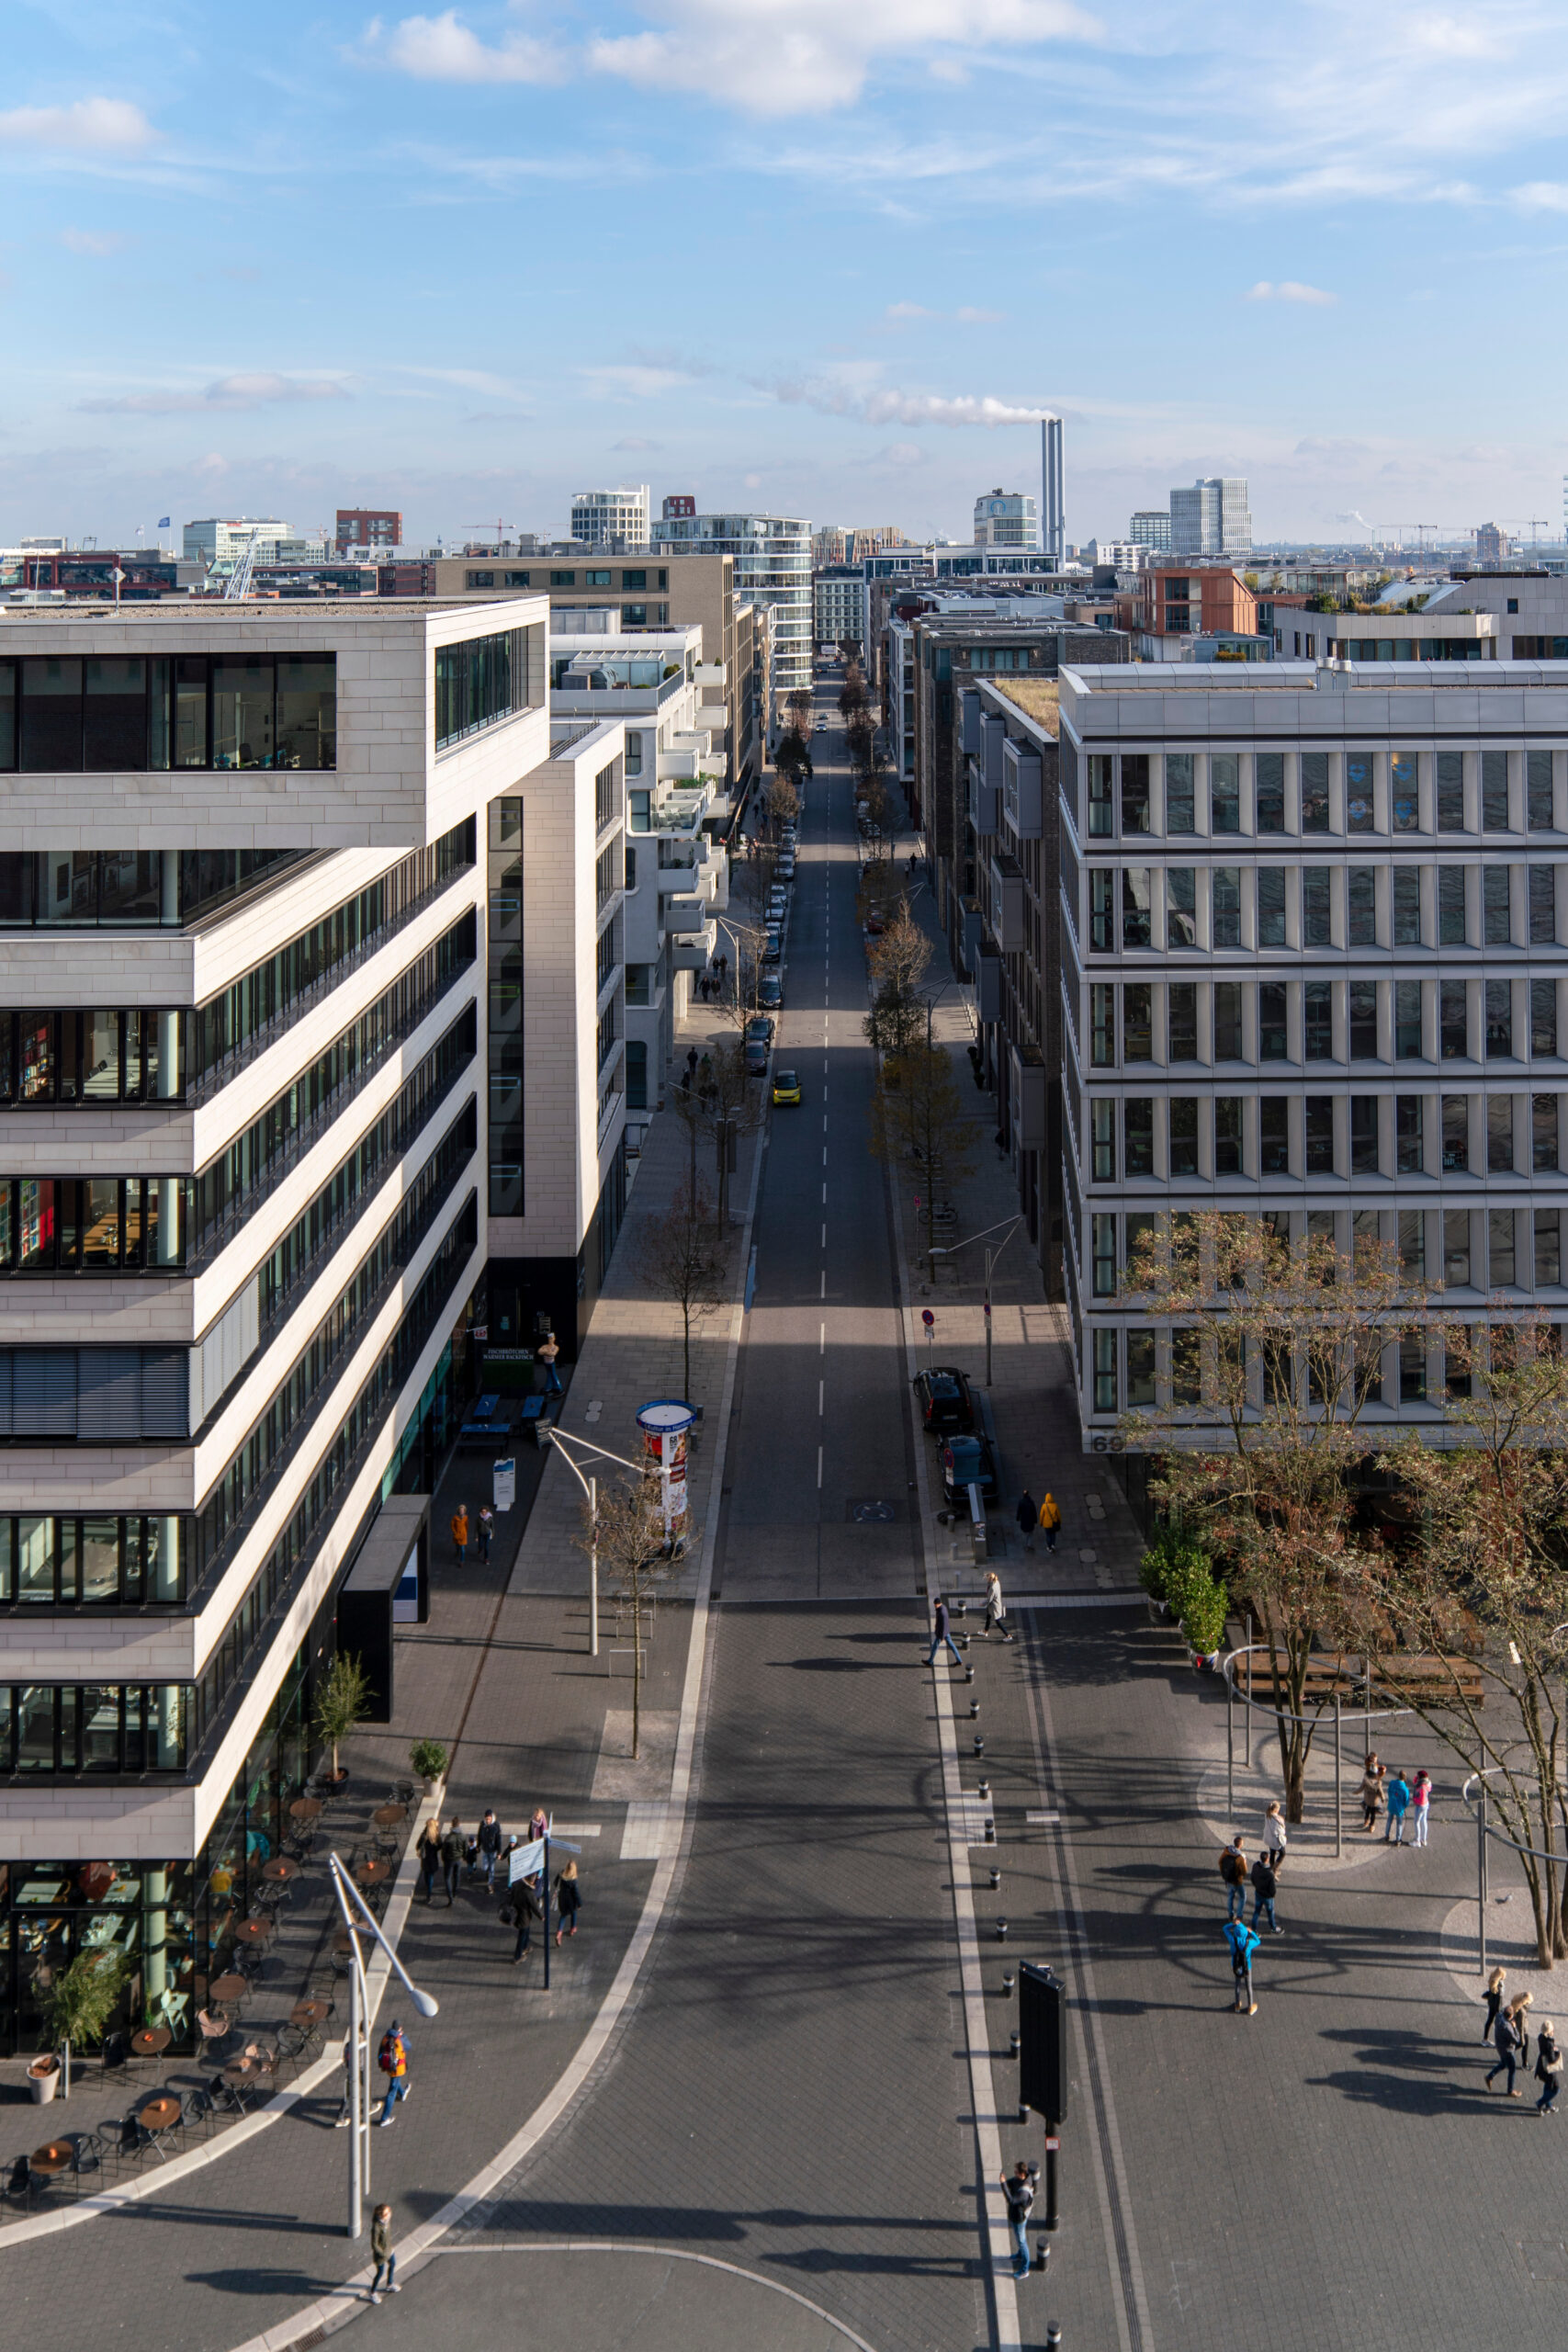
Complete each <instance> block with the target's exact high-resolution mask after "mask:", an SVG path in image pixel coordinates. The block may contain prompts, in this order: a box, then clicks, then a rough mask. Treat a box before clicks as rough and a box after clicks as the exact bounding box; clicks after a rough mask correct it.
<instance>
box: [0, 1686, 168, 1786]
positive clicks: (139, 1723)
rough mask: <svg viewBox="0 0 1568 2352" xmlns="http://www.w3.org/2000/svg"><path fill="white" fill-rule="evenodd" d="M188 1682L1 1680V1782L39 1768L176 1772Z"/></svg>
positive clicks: (43, 1769)
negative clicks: (12, 1775)
mask: <svg viewBox="0 0 1568 2352" xmlns="http://www.w3.org/2000/svg"><path fill="white" fill-rule="evenodd" d="M195 1696H196V1693H195V1691H194V1690H193V1689H192V1687H191V1685H190V1684H189V1683H187V1682H65V1683H57V1682H32V1683H28V1682H0V1779H3V1778H5V1777H6V1776H7V1775H9V1774H28V1773H38V1772H51V1773H52V1772H73V1773H98V1772H104V1773H126V1772H137V1773H141V1772H183V1771H184V1770H185V1768H186V1760H187V1758H188V1757H189V1754H190V1750H191V1745H192V1739H191V1725H192V1721H193V1717H194V1707H193V1703H192V1702H193V1701H194V1699H195Z"/></svg>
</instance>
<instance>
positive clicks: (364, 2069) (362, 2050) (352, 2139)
mask: <svg viewBox="0 0 1568 2352" xmlns="http://www.w3.org/2000/svg"><path fill="white" fill-rule="evenodd" d="M327 1869H328V1871H330V1872H331V1875H332V1883H333V1894H335V1895H336V1896H337V1902H338V1909H339V1910H340V1911H341V1912H342V1914H343V1924H344V1930H345V1932H346V1934H347V1936H348V1950H349V1958H350V1963H351V1965H350V2001H351V2006H350V2009H349V2026H348V2060H347V2064H348V2115H349V2124H350V2127H351V2128H350V2131H349V2139H348V2223H347V2231H348V2235H349V2236H350V2237H351V2238H356V2237H357V2236H358V2235H359V2233H360V2230H361V2227H362V2226H363V2210H364V2204H365V2199H367V2197H368V2196H369V2194H370V2107H371V2099H370V1992H369V1987H368V1986H367V1984H366V1982H365V1955H364V1953H363V1952H362V1951H361V1950H360V1947H359V1939H360V1936H361V1935H362V1934H363V1933H364V1930H365V1928H369V1930H370V1932H371V1934H372V1935H373V1936H374V1937H375V1939H376V1941H377V1942H378V1944H379V1945H380V1947H381V1950H382V1951H384V1952H385V1953H386V1955H387V1958H388V1960H389V1962H391V1964H392V1966H393V1967H394V1968H395V1969H396V1970H397V1973H398V1974H399V1975H400V1977H401V1978H402V1981H403V1983H404V1985H406V1986H407V1987H408V1994H409V1998H410V1999H411V2000H412V2003H413V2005H414V2007H415V2008H416V2009H417V2010H418V2011H419V2013H420V2016H421V2017H422V2018H433V2017H434V2016H436V2015H437V2013H438V2011H439V2009H440V2007H441V2004H440V2002H439V2001H437V1999H436V1997H435V1996H434V1993H423V1992H421V1990H420V1988H419V1986H418V1985H416V1984H415V1983H414V1981H413V1979H412V1977H411V1976H410V1974H409V1973H408V1971H407V1969H406V1968H405V1967H404V1966H403V1963H402V1962H401V1961H400V1959H399V1958H398V1955H397V1953H396V1952H395V1951H393V1950H392V1947H391V1945H390V1944H389V1942H388V1941H387V1939H386V1937H385V1936H384V1935H383V1934H382V1933H381V1929H380V1927H379V1925H378V1922H377V1919H376V1917H375V1914H374V1913H373V1912H372V1911H371V1910H370V1908H369V1905H367V1903H366V1901H365V1898H364V1896H363V1895H362V1894H360V1892H359V1889H358V1888H357V1887H356V1886H355V1883H354V1882H353V1880H352V1879H351V1878H350V1877H349V1875H348V1872H347V1871H345V1870H344V1866H343V1864H342V1862H341V1861H340V1860H338V1858H337V1856H336V1855H335V1854H329V1855H328V1856H327ZM350 1895H352V1896H353V1898H354V1901H355V1906H356V1908H357V1909H358V1910H359V1911H360V1912H361V1913H362V1914H363V1921H361V1920H360V1919H356V1918H355V1917H354V1914H353V1913H352V1912H351V1911H350V1910H349V1907H348V1898H349V1896H350Z"/></svg>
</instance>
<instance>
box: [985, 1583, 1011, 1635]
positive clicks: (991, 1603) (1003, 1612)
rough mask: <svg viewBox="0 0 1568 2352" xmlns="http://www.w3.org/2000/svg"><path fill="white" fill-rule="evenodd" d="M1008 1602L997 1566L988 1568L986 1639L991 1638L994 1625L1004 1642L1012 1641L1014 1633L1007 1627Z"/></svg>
mask: <svg viewBox="0 0 1568 2352" xmlns="http://www.w3.org/2000/svg"><path fill="white" fill-rule="evenodd" d="M1007 1613H1008V1611H1007V1602H1006V1601H1005V1600H1003V1599H1002V1580H1001V1578H1000V1577H999V1576H998V1574H997V1572H996V1570H995V1568H987V1570H986V1639H987V1641H989V1640H990V1638H991V1628H992V1626H993V1625H994V1626H995V1627H996V1629H997V1631H998V1634H1000V1635H1001V1637H1002V1639H1003V1641H1004V1642H1010V1641H1011V1639H1012V1635H1011V1634H1010V1633H1009V1632H1008V1629H1007V1623H1006V1619H1007Z"/></svg>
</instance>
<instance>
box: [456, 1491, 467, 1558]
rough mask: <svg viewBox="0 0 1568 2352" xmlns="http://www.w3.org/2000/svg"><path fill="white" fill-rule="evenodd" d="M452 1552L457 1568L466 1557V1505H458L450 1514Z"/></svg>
mask: <svg viewBox="0 0 1568 2352" xmlns="http://www.w3.org/2000/svg"><path fill="white" fill-rule="evenodd" d="M452 1550H453V1554H454V1555H455V1556H456V1559H457V1566H459V1567H461V1566H462V1565H463V1563H464V1561H465V1560H466V1559H467V1558H468V1504H467V1503H459V1504H458V1505H457V1510H455V1511H454V1512H453V1513H452Z"/></svg>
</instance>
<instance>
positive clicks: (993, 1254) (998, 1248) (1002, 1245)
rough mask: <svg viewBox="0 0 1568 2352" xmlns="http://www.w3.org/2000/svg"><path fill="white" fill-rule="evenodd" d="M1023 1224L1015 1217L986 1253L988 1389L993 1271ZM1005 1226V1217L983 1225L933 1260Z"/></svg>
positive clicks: (936, 1253)
mask: <svg viewBox="0 0 1568 2352" xmlns="http://www.w3.org/2000/svg"><path fill="white" fill-rule="evenodd" d="M1022 1223H1023V1218H1022V1216H1021V1215H1020V1216H1015V1217H1014V1218H1013V1220H1012V1223H1011V1224H1010V1225H1008V1229H1007V1231H1006V1232H1005V1233H1004V1234H1002V1238H1001V1239H1000V1240H999V1241H998V1243H997V1244H996V1245H995V1247H994V1248H993V1249H990V1250H987V1252H986V1304H985V1309H984V1313H985V1317H986V1385H987V1388H988V1387H989V1386H990V1385H991V1269H992V1267H993V1266H994V1265H995V1264H996V1262H997V1260H998V1258H999V1257H1000V1256H1001V1254H1002V1251H1003V1250H1005V1249H1006V1248H1007V1246H1008V1243H1009V1242H1010V1240H1011V1239H1012V1237H1013V1235H1014V1234H1015V1233H1016V1232H1017V1231H1018V1228H1019V1227H1020V1226H1021V1224H1022ZM1005 1224H1007V1219H1006V1218H1005V1217H998V1219H997V1222H996V1224H995V1225H983V1226H982V1227H981V1228H980V1230H979V1232H978V1233H971V1234H969V1235H967V1236H966V1237H965V1238H964V1240H962V1241H950V1242H949V1243H948V1244H947V1247H946V1248H945V1249H943V1250H932V1251H931V1255H932V1257H933V1258H953V1257H956V1256H957V1254H958V1252H959V1250H967V1249H968V1247H969V1245H970V1243H971V1242H972V1241H984V1239H985V1238H986V1236H987V1234H988V1233H996V1232H998V1231H1000V1228H1001V1227H1002V1226H1003V1225H1005Z"/></svg>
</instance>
